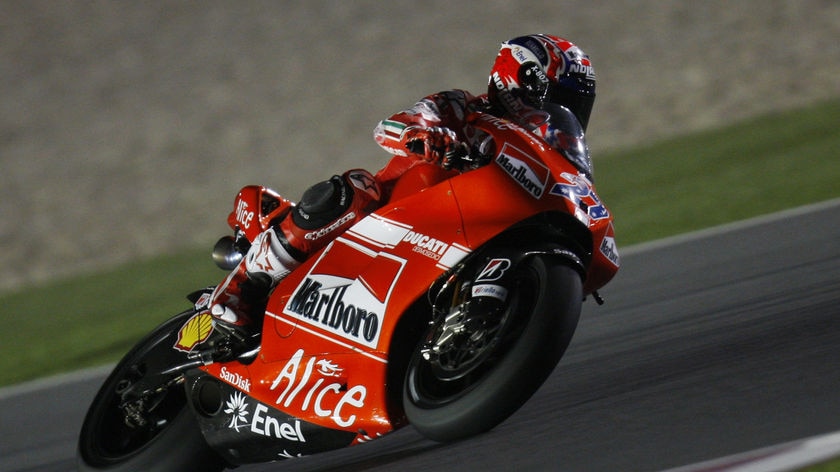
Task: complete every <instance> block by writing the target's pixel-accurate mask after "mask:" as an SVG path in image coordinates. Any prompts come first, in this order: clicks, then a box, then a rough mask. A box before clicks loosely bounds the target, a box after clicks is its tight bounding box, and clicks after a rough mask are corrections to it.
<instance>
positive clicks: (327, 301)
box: [283, 276, 384, 347]
mask: <svg viewBox="0 0 840 472" xmlns="http://www.w3.org/2000/svg"><path fill="white" fill-rule="evenodd" d="M335 279H336V278H335V277H329V276H327V277H324V276H311V277H307V278H306V279H305V280H304V281H303V282H302V283H301V284H300V285H299V286H298V288H297V290H296V291H295V293H294V294H293V295H292V297H291V298H290V299H289V303H288V304H287V305H286V308H285V309H284V310H283V313H285V314H287V315H291V316H294V317H296V318H298V319H302V320H304V321H306V322H308V323H310V324H314V325H316V326H319V327H321V328H323V329H326V330H327V331H330V332H333V333H335V334H338V335H339V336H341V337H342V338H345V339H351V340H353V341H356V342H358V343H360V344H364V345H365V346H368V347H376V343H377V341H378V340H379V330H380V328H381V327H382V316H381V313H382V311H381V310H382V309H383V308H384V306H382V305H381V304H379V303H375V300H374V297H373V296H371V295H370V294H369V293H365V292H366V290H365V289H364V287H362V286H361V285H360V284H354V283H353V281H351V280H347V281H346V282H345V283H339V284H336V283H335Z"/></svg>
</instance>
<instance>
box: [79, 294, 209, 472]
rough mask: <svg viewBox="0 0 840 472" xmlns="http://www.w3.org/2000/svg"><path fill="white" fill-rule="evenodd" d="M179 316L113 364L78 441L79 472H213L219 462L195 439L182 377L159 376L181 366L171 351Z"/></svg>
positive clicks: (196, 429)
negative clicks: (199, 471)
mask: <svg viewBox="0 0 840 472" xmlns="http://www.w3.org/2000/svg"><path fill="white" fill-rule="evenodd" d="M194 314H195V311H192V310H190V311H185V312H183V313H181V314H179V315H177V316H175V317H173V318H171V319H170V320H168V321H167V322H165V323H163V324H162V325H160V326H159V327H158V328H156V329H155V330H154V331H152V332H151V333H150V334H148V335H147V336H146V337H145V338H144V339H143V340H142V341H140V342H139V343H138V344H137V345H136V346H135V347H134V348H133V349H132V350H131V351H129V353H128V354H126V356H125V357H123V359H122V360H121V361H120V362H119V363H118V364H117V366H116V367H115V368H114V370H113V372H112V373H111V375H109V376H108V378H107V379H106V380H105V383H104V384H103V385H102V387H101V388H100V390H99V393H97V395H96V397H95V398H94V400H93V403H92V404H91V406H90V409H89V410H88V413H87V416H86V417H85V420H84V423H83V425H82V430H81V433H80V435H79V445H78V466H79V470H80V471H81V472H92V471H100V472H101V471H109V472H128V471H139V470H143V471H147V470H148V471H161V472H178V471H186V470H202V471H219V470H222V469H223V468H224V465H225V464H224V462H223V461H222V459H221V458H220V457H219V456H218V455H217V454H216V453H215V452H213V451H212V450H211V449H210V447H209V446H208V445H207V443H206V442H205V441H204V437H203V436H202V435H201V431H200V430H199V427H198V423H197V422H196V419H195V417H194V416H193V415H192V412H191V411H190V409H189V407H188V405H187V397H186V392H185V389H184V385H183V382H184V377H183V374H163V373H162V372H164V371H165V370H166V369H167V368H169V367H172V366H173V365H176V364H178V363H183V362H184V360H185V354H184V353H182V352H179V351H177V350H175V349H173V346H174V345H175V342H176V337H177V334H178V330H179V329H180V328H181V326H183V325H184V323H185V322H186V321H187V320H188V319H189V318H190V316H192V315H194Z"/></svg>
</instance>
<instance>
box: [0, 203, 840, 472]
mask: <svg viewBox="0 0 840 472" xmlns="http://www.w3.org/2000/svg"><path fill="white" fill-rule="evenodd" d="M622 262H623V267H622V270H621V272H620V274H619V276H618V277H617V278H616V280H615V281H614V282H613V283H612V284H611V285H610V286H608V287H607V289H605V290H604V291H603V295H604V297H605V298H606V299H607V303H606V305H604V306H601V307H598V306H596V305H595V304H594V303H592V302H588V303H586V304H585V308H584V310H585V311H584V315H583V316H582V319H581V323H580V326H579V328H578V332H577V333H576V335H575V338H574V340H573V341H572V345H571V347H570V349H569V351H568V353H567V355H566V357H565V358H564V359H563V360H562V361H561V363H560V365H559V366H558V368H557V369H556V370H555V372H554V374H553V375H552V376H551V377H550V379H549V380H548V381H547V383H546V384H545V385H544V386H543V387H542V388H541V389H540V390H539V391H538V392H537V394H536V395H535V396H534V397H533V398H532V399H531V400H530V401H529V402H528V403H527V404H526V405H525V406H524V407H523V408H522V409H521V410H520V411H519V412H517V413H516V414H515V415H514V416H513V417H511V418H510V419H509V420H508V421H506V422H505V423H503V424H502V425H500V426H499V427H497V428H496V429H494V430H493V431H491V432H489V433H487V434H484V435H481V436H479V437H475V438H472V439H469V440H465V441H462V442H460V443H455V444H447V445H441V444H437V443H434V442H431V441H427V440H425V439H423V438H422V437H420V436H419V435H418V434H417V433H416V432H415V431H414V430H413V429H412V428H410V427H409V428H406V429H403V430H400V431H398V432H396V433H394V434H392V435H390V436H387V437H385V438H383V439H381V440H379V441H376V442H373V443H369V444H366V445H363V446H358V447H355V448H350V449H344V450H341V451H336V452H335V453H328V454H323V455H320V456H313V457H308V458H302V459H296V460H291V461H286V462H281V463H273V464H262V465H254V466H246V467H241V468H239V469H238V470H239V471H242V472H251V471H302V470H316V471H332V470H342V471H363V470H364V471H368V470H370V471H386V470H401V471H428V470H512V469H515V470H558V471H618V470H621V471H655V470H662V469H667V468H670V467H676V466H680V465H685V464H688V463H694V462H698V461H703V460H707V459H711V458H714V457H720V456H724V455H729V454H733V453H737V452H742V451H746V450H751V449H756V448H760V447H763V446H768V445H772V444H778V443H782V442H787V441H791V440H795V439H800V438H804V437H809V436H814V435H818V434H824V433H827V432H831V431H837V430H840V401H838V400H839V399H838V391H840V369H838V359H840V316H838V314H840V309H838V306H839V305H840V200H835V201H833V202H828V203H827V204H822V205H818V206H816V207H811V208H809V209H807V211H801V210H800V211H796V212H792V213H788V214H784V215H781V216H778V215H777V216H774V217H773V218H766V219H758V220H752V221H750V222H748V223H742V224H738V225H734V226H729V227H724V228H717V229H715V230H713V231H708V232H702V233H695V234H692V235H689V236H688V237H681V238H674V239H670V240H665V241H659V242H656V243H653V244H649V245H644V246H637V247H634V248H632V250H631V251H628V252H627V253H626V254H624V258H623V261H622ZM73 378H76V380H73ZM101 378H102V373H101V372H100V373H98V374H94V375H81V376H75V377H70V378H68V379H67V380H65V381H63V382H55V381H50V382H44V383H36V384H30V385H28V386H24V387H17V388H12V389H6V390H2V391H0V470H2V471H7V472H23V471H70V470H75V459H74V458H73V456H74V449H75V441H76V435H77V432H78V429H79V425H80V422H81V418H82V416H83V414H84V411H85V409H86V408H87V405H88V403H89V402H90V400H91V398H92V396H93V394H94V392H95V390H96V388H97V385H98V383H99V382H100V381H101Z"/></svg>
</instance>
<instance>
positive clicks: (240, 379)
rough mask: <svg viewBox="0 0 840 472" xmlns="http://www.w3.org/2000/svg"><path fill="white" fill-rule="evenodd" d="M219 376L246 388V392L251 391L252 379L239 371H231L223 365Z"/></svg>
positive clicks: (242, 388) (241, 388)
mask: <svg viewBox="0 0 840 472" xmlns="http://www.w3.org/2000/svg"><path fill="white" fill-rule="evenodd" d="M219 377H221V378H222V380H224V381H225V382H227V383H229V384H231V385H233V386H234V387H236V388H238V389H240V390H244V391H246V392H250V391H251V379H249V378H246V377H244V376H242V375H241V374H239V373H237V372H231V371H229V370H227V367H224V366H223V367H222V371H221V372H220V373H219Z"/></svg>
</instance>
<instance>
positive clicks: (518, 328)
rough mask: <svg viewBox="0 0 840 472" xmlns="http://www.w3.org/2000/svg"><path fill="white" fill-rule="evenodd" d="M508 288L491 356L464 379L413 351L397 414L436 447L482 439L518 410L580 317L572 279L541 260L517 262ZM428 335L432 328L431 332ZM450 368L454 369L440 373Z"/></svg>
mask: <svg viewBox="0 0 840 472" xmlns="http://www.w3.org/2000/svg"><path fill="white" fill-rule="evenodd" d="M516 270H517V271H516V274H515V277H514V283H513V284H511V287H509V292H510V293H509V296H508V299H507V303H506V307H505V308H504V309H505V310H506V313H507V314H508V315H511V316H509V317H508V319H510V321H509V322H508V321H502V322H500V329H499V334H498V336H499V337H500V339H499V342H498V343H493V344H492V345H493V346H494V347H493V348H492V349H493V352H490V353H482V354H481V357H478V359H480V362H481V365H480V366H478V367H476V366H475V365H474V364H475V362H476V358H477V357H476V356H475V355H473V356H472V357H469V356H465V358H467V357H469V362H471V363H472V364H470V365H468V366H465V368H464V370H463V373H462V372H458V371H457V366H454V367H455V369H449V370H448V372H456V373H457V375H448V376H447V375H441V372H442V369H441V368H440V367H439V366H438V367H436V366H434V365H432V362H429V361H427V360H425V359H424V358H423V356H422V355H421V352H420V349H419V348H418V349H417V350H415V352H414V354H413V355H412V358H411V360H410V362H409V365H408V369H407V372H406V380H405V387H404V389H403V407H404V409H405V413H406V416H407V418H408V420H409V422H410V423H412V424H413V425H414V426H415V427H416V428H417V430H418V431H419V432H420V433H421V434H423V435H424V436H426V437H428V438H429V439H433V440H436V441H441V442H446V441H453V440H458V439H462V438H465V437H469V436H472V435H475V434H479V433H482V432H485V431H488V430H490V429H492V428H494V427H495V426H497V425H498V424H499V423H501V422H502V421H504V420H505V419H507V418H508V417H509V416H510V415H512V414H513V413H514V412H515V411H516V410H518V409H519V408H520V407H521V406H522V405H523V404H524V403H525V402H526V401H527V400H528V399H529V398H530V397H531V396H532V395H533V394H534V393H535V392H536V391H537V389H538V388H539V387H540V386H541V385H542V384H543V382H544V381H545V379H546V378H548V376H549V375H550V374H551V372H552V370H553V369H554V367H555V366H556V365H557V363H558V362H559V361H560V358H561V357H562V356H563V353H564V352H565V350H566V348H567V347H568V345H569V342H570V341H571V338H572V335H573V334H574V331H575V328H576V326H577V322H578V319H579V317H580V309H581V301H582V298H583V296H582V286H581V285H582V284H581V278H580V275H579V274H578V272H577V271H576V270H574V269H572V268H571V267H569V266H567V265H564V264H563V263H562V262H560V261H558V260H555V259H551V258H544V257H541V256H534V257H529V258H527V259H525V260H523V261H522V262H521V263H520V264H519V265H518V267H517V269H516ZM431 329H432V330H434V329H435V327H433V328H431ZM447 367H453V366H447Z"/></svg>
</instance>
